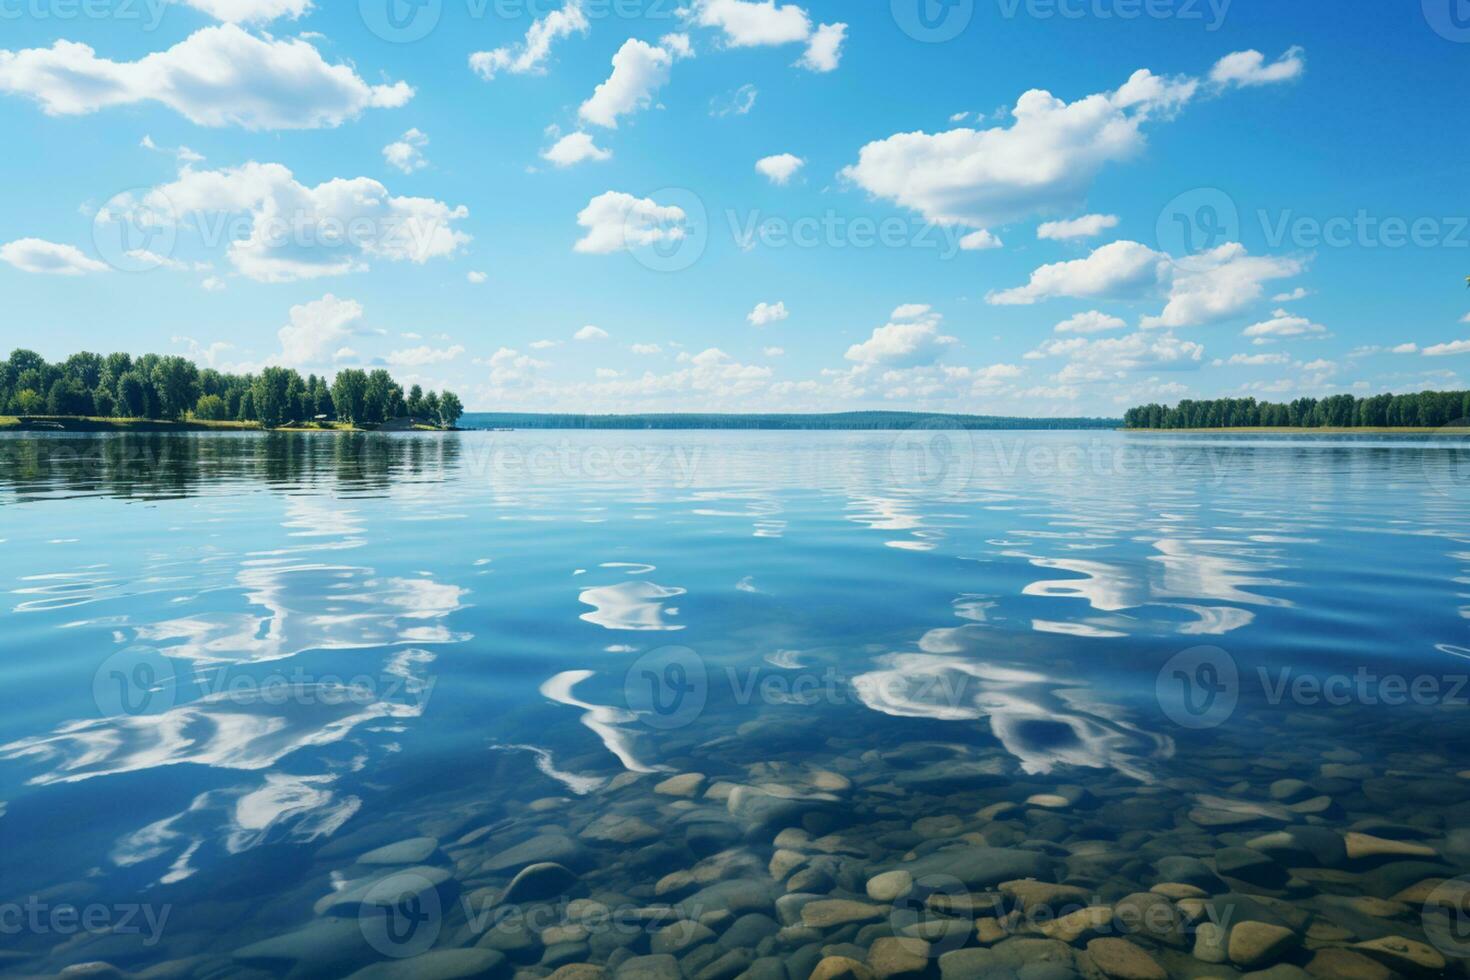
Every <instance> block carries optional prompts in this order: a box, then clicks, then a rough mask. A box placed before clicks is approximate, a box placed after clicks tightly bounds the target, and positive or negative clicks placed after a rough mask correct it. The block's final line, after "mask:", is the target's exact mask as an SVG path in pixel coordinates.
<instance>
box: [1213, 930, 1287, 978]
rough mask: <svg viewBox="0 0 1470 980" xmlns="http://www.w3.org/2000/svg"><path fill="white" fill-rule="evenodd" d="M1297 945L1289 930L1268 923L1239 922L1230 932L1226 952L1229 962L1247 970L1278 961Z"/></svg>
mask: <svg viewBox="0 0 1470 980" xmlns="http://www.w3.org/2000/svg"><path fill="white" fill-rule="evenodd" d="M1296 944H1297V935H1296V933H1294V932H1292V931H1291V930H1290V929H1287V928H1284V927H1282V926H1277V925H1272V924H1271V923H1269V922H1250V921H1247V922H1241V923H1237V924H1236V925H1235V927H1234V928H1232V929H1231V930H1230V940H1229V943H1228V944H1227V947H1226V948H1227V950H1228V952H1229V955H1230V961H1231V962H1232V963H1234V964H1236V965H1237V966H1243V967H1247V968H1251V967H1258V966H1265V965H1267V964H1269V963H1273V962H1275V961H1276V960H1278V959H1280V958H1281V956H1282V954H1283V953H1286V952H1287V951H1288V950H1290V949H1291V948H1292V947H1294V946H1296Z"/></svg>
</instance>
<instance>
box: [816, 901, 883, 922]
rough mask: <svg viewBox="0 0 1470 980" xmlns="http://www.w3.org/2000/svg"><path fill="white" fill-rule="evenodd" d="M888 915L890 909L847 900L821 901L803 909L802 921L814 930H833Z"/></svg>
mask: <svg viewBox="0 0 1470 980" xmlns="http://www.w3.org/2000/svg"><path fill="white" fill-rule="evenodd" d="M887 914H888V909H887V908H886V907H884V906H880V905H869V904H867V903H866V902H854V901H851V900H849V899H845V898H832V899H819V900H817V901H814V902H808V903H806V904H805V905H803V906H802V908H801V921H802V923H803V924H804V925H807V926H811V927H812V928H813V929H831V928H833V927H835V926H845V925H847V924H849V923H852V922H873V921H876V920H878V919H881V918H883V917H884V916H885V915H887Z"/></svg>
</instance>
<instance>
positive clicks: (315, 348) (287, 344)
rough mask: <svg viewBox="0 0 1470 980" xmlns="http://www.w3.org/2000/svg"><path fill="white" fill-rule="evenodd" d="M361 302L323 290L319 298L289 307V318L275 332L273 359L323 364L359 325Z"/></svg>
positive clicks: (294, 363) (289, 364)
mask: <svg viewBox="0 0 1470 980" xmlns="http://www.w3.org/2000/svg"><path fill="white" fill-rule="evenodd" d="M361 319H362V304H361V303H358V302H357V301H356V300H350V299H338V298H337V297H336V296H333V295H332V294H331V293H327V294H326V295H325V296H323V297H322V298H321V299H318V300H312V301H311V302H310V303H302V304H301V305H299V306H293V307H291V313H290V322H289V323H287V324H286V325H285V326H284V327H282V328H281V329H280V330H279V331H278V332H277V334H276V336H277V337H279V338H280V341H281V353H280V356H279V357H276V358H273V360H274V361H275V362H277V363H279V364H283V365H285V366H287V367H306V366H310V365H318V364H326V363H327V362H329V361H330V360H332V359H333V357H332V352H333V351H338V352H340V351H341V350H342V348H341V347H340V345H341V343H342V341H344V340H346V339H347V338H348V337H350V336H351V335H352V334H354V333H356V332H358V331H359V329H360V323H359V321H360V320H361Z"/></svg>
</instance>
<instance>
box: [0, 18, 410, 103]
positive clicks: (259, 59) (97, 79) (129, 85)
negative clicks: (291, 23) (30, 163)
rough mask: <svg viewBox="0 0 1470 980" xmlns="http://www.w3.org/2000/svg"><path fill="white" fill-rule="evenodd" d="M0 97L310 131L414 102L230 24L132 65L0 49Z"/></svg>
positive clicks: (57, 48) (75, 52)
mask: <svg viewBox="0 0 1470 980" xmlns="http://www.w3.org/2000/svg"><path fill="white" fill-rule="evenodd" d="M0 91H3V92H11V93H14V94H17V95H27V96H30V97H31V98H33V99H35V100H36V101H37V102H39V103H40V104H41V108H42V109H43V110H44V111H45V112H46V113H47V114H49V115H53V116H74V115H84V114H87V113H91V112H96V111H98V110H100V109H105V108H109V107H112V106H120V105H132V104H135V103H139V102H145V101H150V100H151V101H157V102H161V103H162V104H164V105H166V106H168V107H169V108H171V109H173V110H174V111H175V112H178V113H179V114H180V115H182V116H184V117H185V118H187V119H188V120H189V121H191V122H194V123H197V124H198V125H200V126H241V127H243V128H245V129H318V128H321V127H325V126H337V125H340V124H341V123H343V122H345V121H347V120H349V119H353V118H355V117H357V116H358V115H360V114H361V113H362V112H363V110H365V109H372V108H396V107H399V106H402V105H404V104H405V103H407V102H408V100H409V99H411V98H412V97H413V89H412V88H411V87H409V86H408V85H407V84H405V83H404V82H398V83H396V84H392V85H369V84H368V83H367V82H365V81H363V80H362V78H360V77H359V76H358V75H357V73H356V72H355V71H354V70H353V69H352V68H351V67H350V66H348V65H345V64H341V65H330V64H328V63H327V62H326V61H325V60H323V58H322V56H321V53H320V52H318V51H317V49H316V48H314V47H312V46H311V45H310V44H308V43H307V42H306V41H303V40H301V39H300V38H287V39H277V38H271V37H257V36H255V35H253V34H250V33H248V32H247V31H245V30H243V29H241V28H239V27H237V26H235V25H233V24H221V25H218V26H215V27H206V28H204V29H202V30H199V31H196V32H195V33H194V34H191V35H190V36H189V37H187V38H185V39H184V40H182V41H180V42H179V43H178V44H176V45H174V46H173V47H171V48H169V49H168V50H166V51H160V52H156V53H154V54H150V55H146V56H144V57H143V58H141V59H139V60H138V61H109V60H108V59H106V58H99V57H97V53H96V52H95V51H94V50H93V49H92V48H91V47H89V46H87V45H85V44H79V43H77V42H75V41H57V42H56V43H54V44H53V45H52V46H51V47H49V48H28V49H26V50H22V51H0Z"/></svg>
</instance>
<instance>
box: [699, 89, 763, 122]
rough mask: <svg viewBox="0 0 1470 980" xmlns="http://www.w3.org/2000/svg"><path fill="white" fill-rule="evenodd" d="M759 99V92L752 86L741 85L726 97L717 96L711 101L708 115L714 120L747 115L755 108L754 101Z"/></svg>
mask: <svg viewBox="0 0 1470 980" xmlns="http://www.w3.org/2000/svg"><path fill="white" fill-rule="evenodd" d="M759 97H760V90H759V89H757V88H756V87H755V86H754V85H750V84H745V85H742V86H740V87H739V88H737V89H736V90H735V91H734V92H731V93H730V94H729V95H727V96H723V97H721V96H717V97H715V98H714V99H711V100H710V104H709V114H710V115H711V116H713V117H715V118H716V119H721V118H723V117H725V116H746V115H749V114H750V110H752V109H754V108H755V100H756V99H757V98H759Z"/></svg>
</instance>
